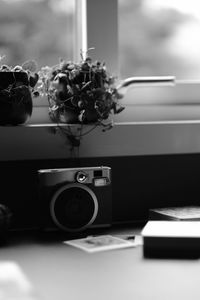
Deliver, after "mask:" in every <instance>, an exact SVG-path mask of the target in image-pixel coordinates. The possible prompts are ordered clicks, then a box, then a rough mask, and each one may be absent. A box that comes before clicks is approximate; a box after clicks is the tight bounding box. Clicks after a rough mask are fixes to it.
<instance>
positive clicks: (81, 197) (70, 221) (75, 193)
mask: <svg viewBox="0 0 200 300" xmlns="http://www.w3.org/2000/svg"><path fill="white" fill-rule="evenodd" d="M50 212H51V217H52V220H53V222H54V223H55V224H56V225H57V226H58V227H59V228H60V229H62V230H65V231H69V232H73V231H81V230H83V229H86V228H87V227H88V226H90V225H91V224H92V223H93V222H94V220H95V219H96V216H97V212H98V201H97V198H96V195H95V194H94V192H93V191H92V190H91V189H90V188H88V187H87V186H86V185H84V184H78V183H76V184H75V183H74V184H73V183H72V184H68V185H65V186H63V187H61V188H60V189H59V190H57V191H56V193H55V194H54V196H53V198H52V200H51V203H50Z"/></svg>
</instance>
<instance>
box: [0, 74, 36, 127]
mask: <svg viewBox="0 0 200 300" xmlns="http://www.w3.org/2000/svg"><path fill="white" fill-rule="evenodd" d="M32 108H33V103H32V97H31V92H30V88H29V78H28V74H27V73H26V72H0V125H20V124H24V123H25V122H26V121H27V119H28V118H29V117H30V116H31V114H32Z"/></svg>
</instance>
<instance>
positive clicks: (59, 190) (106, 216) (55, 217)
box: [38, 166, 112, 232]
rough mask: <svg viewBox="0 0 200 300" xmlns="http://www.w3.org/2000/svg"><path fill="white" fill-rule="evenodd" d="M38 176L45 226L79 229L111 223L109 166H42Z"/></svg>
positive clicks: (71, 229)
mask: <svg viewBox="0 0 200 300" xmlns="http://www.w3.org/2000/svg"><path fill="white" fill-rule="evenodd" d="M38 178H39V200H40V204H41V206H42V207H43V209H42V210H43V213H42V220H41V224H42V227H43V228H44V229H47V230H48V229H50V230H53V229H60V230H64V231H68V232H78V231H82V230H85V229H87V228H90V227H104V226H110V225H111V221H112V187H111V168H109V167H105V166H101V167H85V168H60V169H41V170H38Z"/></svg>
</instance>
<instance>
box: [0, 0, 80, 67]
mask: <svg viewBox="0 0 200 300" xmlns="http://www.w3.org/2000/svg"><path fill="white" fill-rule="evenodd" d="M74 2H75V1H74V0H0V55H2V56H3V55H4V56H5V58H4V60H3V63H5V64H8V65H10V66H15V65H20V64H21V63H23V62H24V61H26V60H29V59H34V60H36V61H37V63H38V67H39V68H41V67H42V66H46V65H49V66H52V65H54V64H57V63H58V61H59V58H63V59H68V60H73V42H74V40H73V39H74V37H73V36H74V33H73V29H74V28H73V22H74V21H73V16H74V9H75V8H74V5H75V3H74Z"/></svg>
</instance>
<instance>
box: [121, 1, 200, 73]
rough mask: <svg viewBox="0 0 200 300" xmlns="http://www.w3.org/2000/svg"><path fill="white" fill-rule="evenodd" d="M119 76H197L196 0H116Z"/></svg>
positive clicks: (199, 7) (199, 21)
mask: <svg viewBox="0 0 200 300" xmlns="http://www.w3.org/2000/svg"><path fill="white" fill-rule="evenodd" d="M118 1H119V2H118V4H119V45H120V49H119V50H120V73H121V77H123V78H125V77H129V76H151V75H156V76H157V75H158V76H160V75H174V76H176V77H177V78H179V79H199V78H200V1H199V0H168V1H164V0H118Z"/></svg>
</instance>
